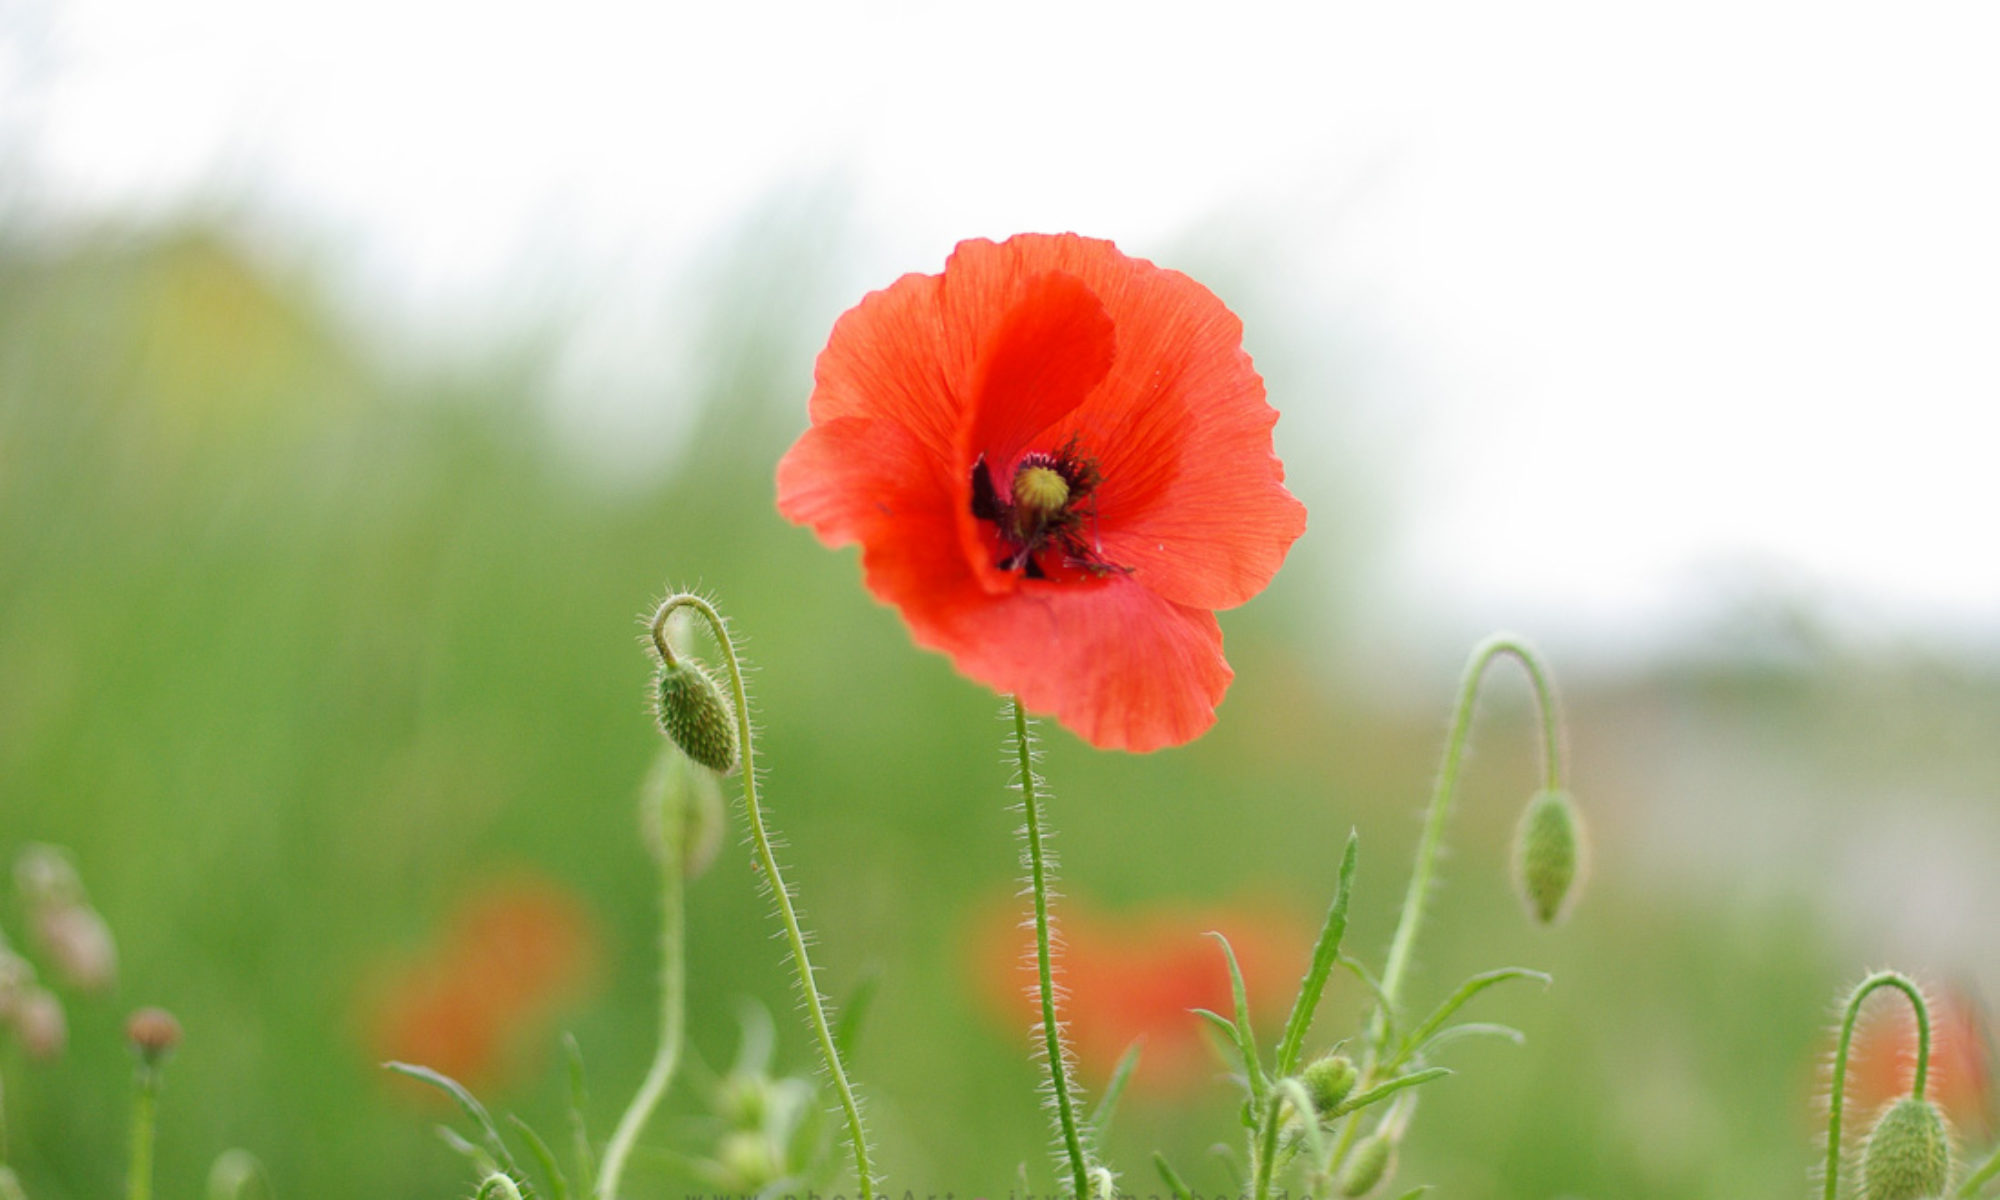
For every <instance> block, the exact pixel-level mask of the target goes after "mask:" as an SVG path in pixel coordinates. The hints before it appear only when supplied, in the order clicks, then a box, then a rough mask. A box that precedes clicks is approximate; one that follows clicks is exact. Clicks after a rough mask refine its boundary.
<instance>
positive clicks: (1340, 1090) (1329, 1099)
mask: <svg viewBox="0 0 2000 1200" xmlns="http://www.w3.org/2000/svg"><path fill="white" fill-rule="evenodd" d="M1358 1074H1359V1072H1357V1071H1356V1070H1355V1069H1354V1060H1353V1059H1351V1058H1349V1057H1347V1056H1346V1055H1345V1054H1328V1055H1324V1056H1323V1057H1321V1058H1319V1059H1317V1060H1315V1061H1314V1062H1313V1063H1312V1065H1311V1066H1308V1067H1307V1068H1306V1069H1305V1073H1304V1075H1303V1076H1302V1078H1303V1079H1304V1080H1305V1085H1306V1095H1308V1096H1311V1097H1312V1102H1313V1108H1314V1109H1316V1110H1318V1112H1319V1115H1320V1116H1322V1117H1325V1116H1331V1115H1333V1110H1334V1109H1336V1108H1339V1107H1340V1102H1341V1101H1342V1100H1345V1099H1347V1094H1348V1093H1349V1092H1352V1091H1353V1090H1354V1081H1355V1079H1356V1077H1357V1076H1358Z"/></svg>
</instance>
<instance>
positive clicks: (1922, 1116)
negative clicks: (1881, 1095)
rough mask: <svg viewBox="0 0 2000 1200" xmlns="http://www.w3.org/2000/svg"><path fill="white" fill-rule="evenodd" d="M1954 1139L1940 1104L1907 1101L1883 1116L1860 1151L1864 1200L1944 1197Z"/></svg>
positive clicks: (1904, 1099)
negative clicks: (1949, 1131)
mask: <svg viewBox="0 0 2000 1200" xmlns="http://www.w3.org/2000/svg"><path fill="white" fill-rule="evenodd" d="M1950 1175H1951V1138H1950V1136H1949V1135H1948V1134H1946V1133H1945V1128H1944V1116H1943V1114H1941V1113H1939V1112H1938V1109H1937V1105H1935V1104H1932V1103H1931V1102H1930V1101H1928V1100H1919V1099H1917V1098H1916V1097H1914V1096H1905V1097H1903V1098H1902V1099H1901V1100H1898V1101H1896V1102H1895V1103H1894V1104H1892V1105H1890V1106H1889V1107H1888V1108H1887V1109H1886V1110H1884V1111H1883V1113H1882V1116H1881V1117H1880V1118H1879V1119H1878V1120H1877V1121H1876V1122H1875V1128H1874V1129H1872V1130H1870V1131H1869V1132H1868V1144H1867V1145H1866V1146H1865V1147H1863V1148H1862V1151H1861V1195H1862V1197H1863V1200H1927V1198H1929V1197H1934V1196H1941V1195H1943V1194H1944V1190H1945V1184H1946V1183H1947V1182H1948V1181H1949V1178H1950Z"/></svg>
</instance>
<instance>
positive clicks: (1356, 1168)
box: [1337, 1132, 1396, 1196]
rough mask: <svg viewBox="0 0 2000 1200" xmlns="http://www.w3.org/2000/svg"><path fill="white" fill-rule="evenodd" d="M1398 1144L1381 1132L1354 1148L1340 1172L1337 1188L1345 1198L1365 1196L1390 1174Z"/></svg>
mask: <svg viewBox="0 0 2000 1200" xmlns="http://www.w3.org/2000/svg"><path fill="white" fill-rule="evenodd" d="M1395 1152H1396V1144H1395V1143H1394V1142H1392V1141H1390V1140H1389V1139H1388V1137H1387V1136H1385V1135H1384V1134H1382V1133H1380V1132H1376V1133H1372V1134H1370V1135H1368V1137H1367V1138H1366V1139H1365V1140H1364V1141H1363V1142H1362V1143H1361V1144H1360V1145H1359V1146H1356V1147H1355V1148H1354V1154H1353V1156H1352V1157H1350V1158H1349V1159H1348V1160H1347V1165H1346V1166H1345V1167H1342V1168H1341V1170H1340V1179H1339V1180H1338V1181H1337V1186H1338V1187H1339V1188H1340V1194H1341V1195H1343V1196H1365V1195H1367V1194H1368V1193H1369V1192H1371V1191H1373V1190H1375V1185H1376V1184H1378V1183H1380V1182H1382V1180H1383V1179H1384V1178H1385V1177H1386V1176H1387V1175H1388V1174H1389V1160H1390V1159H1391V1158H1393V1157H1394V1156H1395Z"/></svg>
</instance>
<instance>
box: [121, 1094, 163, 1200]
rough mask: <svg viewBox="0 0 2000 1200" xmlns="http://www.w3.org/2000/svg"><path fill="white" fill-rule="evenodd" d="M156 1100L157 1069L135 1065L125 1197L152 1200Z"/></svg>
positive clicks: (135, 1199)
mask: <svg viewBox="0 0 2000 1200" xmlns="http://www.w3.org/2000/svg"><path fill="white" fill-rule="evenodd" d="M159 1100H160V1071H159V1068H158V1067H156V1066H155V1065H154V1064H152V1063H149V1062H146V1063H140V1064H139V1073H138V1086H137V1087H136V1088H134V1089H133V1092H132V1157H131V1161H130V1164H129V1165H128V1166H127V1168H126V1174H125V1196H126V1200H152V1196H153V1125H154V1120H155V1112H156V1110H157V1109H158V1107H159Z"/></svg>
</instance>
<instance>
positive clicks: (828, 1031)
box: [651, 592, 875, 1200]
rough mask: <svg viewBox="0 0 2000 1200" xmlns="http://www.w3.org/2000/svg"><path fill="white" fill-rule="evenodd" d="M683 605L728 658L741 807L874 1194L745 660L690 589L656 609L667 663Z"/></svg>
mask: <svg viewBox="0 0 2000 1200" xmlns="http://www.w3.org/2000/svg"><path fill="white" fill-rule="evenodd" d="M683 608H688V609H693V610H694V611H695V612H696V613H698V614H700V616H701V618H702V620H703V621H705V622H707V624H708V630H709V633H710V635H711V636H713V637H714V638H715V644H716V645H717V646H719V647H721V648H722V657H723V660H724V661H725V662H727V663H728V664H729V686H730V690H731V693H732V697H731V698H732V699H734V700H735V702H736V714H735V715H736V741H737V745H738V746H740V747H741V748H742V755H743V758H742V763H743V809H744V812H745V813H746V814H747V815H748V817H749V821H750V838H751V841H752V843H753V844H754V846H755V849H756V853H757V862H758V864H759V865H760V866H762V867H763V869H764V878H765V879H766V880H768V881H769V883H770V886H771V896H772V898H773V899H774V900H775V901H776V902H777V907H778V917H779V919H780V920H781V921H782V922H783V924H784V927H785V939H786V941H787V943H788V944H789V945H790V948H791V952H792V964H793V966H794V967H795V968H796V969H797V972H798V983H799V993H800V995H801V997H802V998H803V999H804V1000H805V1007H806V1018H807V1021H808V1023H809V1024H810V1025H811V1026H812V1031H813V1035H814V1037H816V1038H817V1039H818V1041H819V1049H820V1055H821V1057H822V1058H824V1059H825V1061H826V1073H827V1076H828V1078H830V1079H831V1080H832V1081H833V1088H834V1091H835V1092H836V1093H838V1094H839V1096H840V1107H841V1111H842V1112H843V1114H845V1116H846V1118H847V1136H848V1141H849V1142H850V1143H851V1144H852V1146H853V1148H854V1174H855V1179H856V1183H857V1185H858V1187H859V1189H860V1192H859V1200H870V1198H871V1197H873V1196H874V1195H875V1177H874V1175H873V1173H872V1172H871V1171H870V1170H869V1166H868V1141H867V1137H866V1135H865V1134H864V1133H863V1131H862V1128H861V1105H860V1102H859V1101H858V1100H856V1099H855V1095H854V1086H853V1085H852V1084H851V1083H849V1082H848V1079H847V1071H846V1068H845V1067H844V1066H843V1065H842V1064H841V1058H840V1047H839V1045H838V1043H836V1042H835V1041H834V1036H833V1022H832V1020H831V1019H830V1018H829V1017H828V1015H827V1009H828V1007H829V1006H828V1004H827V1001H826V997H824V996H822V995H821V994H820V990H819V984H818V982H817V980H816V979H815V978H814V976H813V965H812V959H811V957H810V956H809V955H807V953H806V937H805V932H804V929H803V928H802V927H801V925H800V923H799V914H798V910H797V908H796V907H795V906H794V905H793V903H792V891H791V888H790V887H789V886H788V885H787V884H786V883H785V877H784V876H783V875H782V874H780V873H779V871H778V859H777V855H775V854H774V853H772V850H771V835H770V832H769V831H768V830H767V829H766V828H765V826H764V811H763V809H762V808H761V807H760V806H759V805H758V803H757V758H756V751H755V749H754V745H753V743H752V741H751V738H750V704H749V699H748V697H747V696H746V695H745V694H744V690H743V664H742V663H741V662H740V661H739V660H738V659H737V657H736V647H735V644H734V643H733V642H731V641H730V639H729V627H728V623H727V622H725V621H724V620H723V619H722V615H721V614H720V613H718V612H716V611H715V608H714V606H712V605H711V604H709V602H708V601H706V600H704V599H702V598H701V597H700V596H697V595H694V594H693V593H691V592H682V593H680V594H679V595H675V596H669V597H667V599H666V600H664V601H662V602H661V604H660V607H659V610H658V611H657V612H655V613H654V614H653V621H652V626H651V632H652V636H653V648H654V649H655V650H657V651H658V652H659V654H660V661H661V663H662V664H663V665H665V666H668V667H672V666H673V665H674V664H675V662H676V659H675V657H674V652H673V648H672V647H671V646H669V645H668V644H667V643H668V639H667V632H666V629H667V620H668V618H670V617H672V616H673V615H674V613H676V612H678V611H680V610H681V609H683Z"/></svg>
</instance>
